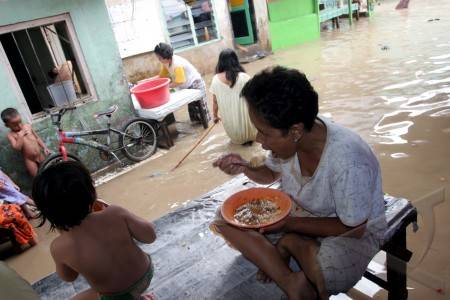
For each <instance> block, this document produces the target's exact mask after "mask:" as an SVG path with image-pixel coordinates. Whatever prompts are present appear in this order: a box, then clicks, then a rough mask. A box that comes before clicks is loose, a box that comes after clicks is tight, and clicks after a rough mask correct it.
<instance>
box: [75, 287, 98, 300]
mask: <svg viewBox="0 0 450 300" xmlns="http://www.w3.org/2000/svg"><path fill="white" fill-rule="evenodd" d="M98 299H100V298H99V296H98V293H97V292H96V291H94V290H93V289H87V290H85V291H83V292H81V293H79V294H77V295H75V296H74V297H73V298H72V299H71V300H98Z"/></svg>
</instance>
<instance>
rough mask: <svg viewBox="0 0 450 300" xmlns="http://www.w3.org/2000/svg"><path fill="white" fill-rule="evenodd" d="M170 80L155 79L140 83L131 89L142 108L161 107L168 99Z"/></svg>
mask: <svg viewBox="0 0 450 300" xmlns="http://www.w3.org/2000/svg"><path fill="white" fill-rule="evenodd" d="M169 83H170V79H168V78H155V79H150V80H148V81H145V82H142V83H140V84H138V85H136V86H135V87H133V88H132V89H131V92H132V93H133V94H134V95H135V96H136V99H137V101H138V102H139V104H140V105H141V107H142V108H154V107H158V106H161V105H163V104H165V103H167V102H169V99H170V91H169Z"/></svg>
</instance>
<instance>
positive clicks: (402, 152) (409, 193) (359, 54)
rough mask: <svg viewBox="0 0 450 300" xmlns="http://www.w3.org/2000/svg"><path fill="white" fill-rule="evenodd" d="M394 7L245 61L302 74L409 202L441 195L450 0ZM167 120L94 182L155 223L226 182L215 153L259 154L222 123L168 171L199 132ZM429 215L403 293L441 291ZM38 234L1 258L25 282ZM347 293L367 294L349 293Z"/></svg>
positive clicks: (41, 272)
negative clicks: (141, 148) (131, 160)
mask: <svg viewBox="0 0 450 300" xmlns="http://www.w3.org/2000/svg"><path fill="white" fill-rule="evenodd" d="M395 4H396V2H394V1H385V2H383V4H382V5H381V6H377V7H376V13H375V15H374V16H373V17H372V18H370V19H368V18H362V19H360V21H359V22H355V24H354V25H353V26H352V27H351V28H349V27H348V26H347V25H346V20H345V19H344V20H341V24H342V26H341V29H340V30H331V29H330V30H325V31H324V32H322V38H321V39H320V40H318V41H314V42H310V43H306V44H304V45H301V46H298V47H293V48H290V49H287V50H282V51H278V52H276V54H274V55H272V56H270V57H267V58H265V59H263V60H260V61H256V62H253V63H251V64H248V65H245V67H246V69H247V71H248V72H249V73H250V74H254V73H255V72H257V71H258V70H260V69H262V68H264V67H267V66H271V65H274V64H281V65H285V66H289V67H295V68H299V69H301V70H303V71H304V72H305V73H306V74H307V75H308V77H309V78H310V79H311V81H312V83H313V85H314V86H315V87H316V89H317V90H318V92H319V95H320V111H321V114H322V115H324V116H326V117H329V118H331V119H333V120H334V121H336V122H338V123H340V124H343V125H344V126H347V127H349V128H352V129H353V130H355V131H357V132H358V133H359V134H360V135H361V136H362V137H363V138H364V139H365V140H366V141H368V142H369V143H370V145H371V146H372V147H373V149H374V151H375V153H376V155H377V156H378V158H379V160H380V163H381V166H382V172H383V183H384V190H385V192H387V193H389V194H392V195H397V196H403V197H406V198H408V199H411V200H412V201H413V202H415V201H418V200H420V199H421V197H423V196H425V195H427V194H429V193H431V192H433V191H435V190H437V189H439V188H441V187H444V188H446V192H445V196H446V199H450V184H449V181H450V33H449V29H450V1H439V2H438V3H437V2H436V1H431V0H428V1H425V0H421V1H412V2H411V3H410V7H409V9H407V10H402V11H396V10H394V7H395ZM430 20H431V21H430ZM210 78H211V76H208V77H207V79H208V80H210ZM176 118H177V120H178V121H180V123H179V124H177V126H178V129H179V131H180V135H179V137H178V139H177V140H176V145H175V146H174V147H173V148H172V149H170V150H169V151H166V150H160V151H159V152H158V153H157V154H156V155H155V156H154V157H153V158H152V159H151V160H150V161H148V162H145V163H143V164H140V165H139V166H138V167H136V168H133V169H131V170H130V171H128V172H127V173H126V174H124V175H121V176H118V177H115V178H114V179H112V180H110V181H108V182H106V183H104V184H102V185H100V186H99V187H98V190H99V194H100V196H101V197H102V198H103V199H105V200H106V201H108V202H110V203H114V204H118V205H122V206H124V207H127V208H128V209H130V210H131V211H133V212H134V213H136V214H139V215H140V216H143V217H145V218H148V219H156V218H158V217H160V216H161V215H163V214H165V213H167V212H168V211H170V210H173V209H176V208H177V207H178V206H181V205H183V204H184V203H186V201H189V199H192V198H193V197H197V196H199V195H201V194H202V193H204V192H206V191H208V190H210V189H212V188H214V187H215V186H217V185H219V184H221V183H223V182H224V181H226V180H227V179H228V178H229V177H228V176H226V175H224V174H222V173H220V172H219V171H218V170H216V169H214V168H212V167H211V163H212V162H213V161H214V160H215V159H216V158H217V157H219V156H220V155H222V154H223V153H227V152H239V153H241V154H242V155H243V156H244V157H245V158H248V159H250V158H251V157H253V156H255V155H257V154H260V153H262V150H261V148H260V147H259V146H258V145H254V146H252V147H241V146H236V145H232V144H230V143H229V140H228V138H227V136H226V134H225V133H224V131H223V128H222V127H221V126H216V128H214V130H213V131H212V132H211V134H210V135H209V136H208V137H207V138H206V139H205V140H204V142H203V143H201V144H200V146H199V147H198V148H197V150H196V151H195V152H193V153H192V154H191V155H190V156H189V158H188V159H187V160H186V161H185V163H184V164H183V165H182V166H181V167H180V168H179V169H177V170H175V171H173V172H170V169H172V167H174V166H175V165H176V163H177V162H178V161H179V160H180V159H181V158H182V157H183V156H184V154H185V153H186V151H188V150H189V148H190V147H191V146H192V145H193V144H194V143H195V141H196V140H197V139H198V138H199V137H200V136H201V135H202V133H203V129H202V128H200V127H198V126H197V127H193V126H191V125H190V124H189V123H188V122H187V120H188V117H187V113H186V112H184V111H183V112H180V113H177V115H176ZM434 213H435V216H434V220H433V219H422V218H421V219H420V222H419V226H420V228H421V230H419V232H417V233H413V232H410V233H409V236H408V243H409V246H410V249H411V250H412V251H413V252H416V253H422V252H423V251H424V249H423V247H424V241H425V239H426V238H427V235H426V231H427V230H426V229H427V228H431V223H432V222H434V224H435V227H434V236H433V242H432V243H431V247H430V249H428V252H427V254H426V255H425V257H424V259H423V260H421V262H420V264H418V265H417V268H416V269H415V271H417V270H419V271H420V272H418V273H421V274H422V275H423V274H425V275H423V276H414V274H415V273H414V274H413V272H412V273H411V274H412V276H411V277H410V279H409V281H408V284H409V286H410V291H409V295H410V299H423V298H425V296H426V297H428V298H431V299H435V298H438V299H441V298H442V299H444V298H448V297H450V296H449V293H450V291H448V290H447V288H448V287H449V284H450V254H449V253H448V250H447V249H448V247H449V246H450V218H449V215H450V205H449V203H448V201H445V202H443V203H442V204H440V205H439V206H437V207H435V209H434ZM38 232H39V235H40V240H41V243H40V244H39V245H38V246H36V247H34V248H33V249H30V250H29V251H27V252H25V253H23V254H21V255H19V256H16V257H13V258H11V259H9V260H8V263H9V264H10V265H11V266H12V267H14V268H15V269H16V270H18V272H19V273H20V274H21V275H22V276H24V277H25V278H26V279H28V280H30V281H32V282H33V281H36V280H38V279H40V278H42V277H43V276H45V275H47V274H49V273H50V272H53V271H54V267H53V264H52V262H51V257H50V254H49V249H48V247H49V243H50V242H51V240H52V239H53V238H54V236H55V235H54V234H47V232H46V229H39V230H38ZM416 256H417V254H416ZM416 258H417V257H416ZM416 273H417V272H416ZM439 289H441V290H439ZM350 295H351V296H352V297H357V298H358V299H367V297H365V296H363V295H362V294H359V293H358V292H356V291H352V292H350ZM373 298H376V299H385V298H386V293H385V292H384V291H378V292H376V293H375V295H374V296H373Z"/></svg>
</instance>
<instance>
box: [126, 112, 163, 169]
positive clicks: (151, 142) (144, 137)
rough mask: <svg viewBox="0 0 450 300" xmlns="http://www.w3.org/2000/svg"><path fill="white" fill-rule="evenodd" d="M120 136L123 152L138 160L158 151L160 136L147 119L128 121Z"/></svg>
mask: <svg viewBox="0 0 450 300" xmlns="http://www.w3.org/2000/svg"><path fill="white" fill-rule="evenodd" d="M122 132H123V134H122V135H121V136H120V138H119V145H120V148H122V152H123V154H124V155H125V156H126V157H127V158H128V159H130V160H132V161H135V162H138V161H142V160H144V159H146V158H149V157H150V156H152V155H153V153H155V151H156V147H157V144H158V137H157V136H156V131H155V129H154V128H153V125H152V124H150V122H149V121H148V120H147V119H144V118H136V119H133V120H131V121H130V122H128V123H127V124H126V125H125V126H124V128H123V130H122Z"/></svg>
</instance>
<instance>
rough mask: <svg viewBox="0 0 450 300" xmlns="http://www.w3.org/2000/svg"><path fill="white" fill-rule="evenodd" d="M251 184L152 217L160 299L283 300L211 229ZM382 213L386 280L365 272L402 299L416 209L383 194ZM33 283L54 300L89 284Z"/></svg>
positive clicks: (240, 179)
mask: <svg viewBox="0 0 450 300" xmlns="http://www.w3.org/2000/svg"><path fill="white" fill-rule="evenodd" d="M255 186H258V185H257V184H255V183H253V182H251V181H249V180H248V179H247V178H246V177H245V176H237V177H235V178H233V179H231V180H230V181H228V182H226V183H224V184H222V185H220V186H218V187H217V188H215V189H214V190H212V191H210V192H208V193H206V194H205V195H203V196H202V197H199V198H197V199H195V200H192V201H190V202H189V203H188V204H186V205H182V206H181V207H179V208H178V209H177V210H175V211H174V212H171V213H169V214H167V215H165V216H163V217H161V218H160V219H158V220H156V221H154V223H155V227H156V229H157V237H158V238H157V239H156V241H155V243H153V244H151V245H141V248H142V249H143V250H144V251H145V252H146V253H149V254H150V255H151V256H152V260H153V264H154V266H155V275H154V278H153V280H152V283H151V286H150V290H152V291H153V293H154V294H155V296H156V298H157V299H158V300H173V299H193V300H197V299H211V300H216V299H217V300H225V299H226V300H242V299H249V300H251V299H267V300H271V299H285V298H284V297H285V296H284V294H283V292H282V291H281V290H280V289H279V288H277V287H276V286H275V284H273V283H271V284H261V283H259V282H258V281H256V279H255V274H256V271H257V269H256V267H255V266H254V265H253V264H252V263H251V262H249V261H248V260H246V259H245V258H244V257H243V256H242V255H241V254H240V253H239V252H237V251H235V250H233V249H231V248H230V247H229V246H228V245H227V244H226V243H225V242H224V240H223V239H222V238H220V237H218V236H216V235H214V234H213V233H212V232H211V231H210V230H209V224H210V222H211V221H212V220H213V219H214V218H215V214H216V210H217V208H218V207H220V205H221V204H222V202H223V201H224V200H225V199H226V198H228V197H229V196H230V195H231V194H233V193H235V192H237V191H240V190H242V189H246V188H249V187H255ZM272 187H277V185H272ZM180 192H182V191H180ZM386 217H387V219H388V223H389V230H388V233H387V239H388V240H389V242H388V243H387V244H386V245H385V246H384V247H383V248H384V249H385V250H386V251H387V252H388V261H387V269H388V280H387V282H386V283H383V281H382V280H381V279H379V278H378V277H376V276H375V275H373V274H371V273H370V272H368V273H366V274H365V277H366V278H368V279H369V280H372V281H373V282H375V283H377V284H379V285H380V286H381V287H384V288H386V289H387V290H388V291H389V299H406V298H404V297H405V296H406V262H407V260H408V257H410V253H409V252H407V250H406V231H405V228H406V226H408V224H411V223H412V222H414V221H415V220H416V212H415V209H414V208H413V207H412V206H411V204H410V203H409V202H408V201H407V200H405V199H399V198H393V197H386ZM405 254H406V255H405ZM404 255H405V256H404ZM389 257H390V258H389ZM394 258H400V259H402V261H403V263H402V264H400V269H399V268H398V267H395V265H397V264H398V261H397V260H396V259H394ZM402 266H404V267H405V269H401V268H402ZM377 278H378V279H377ZM33 287H34V288H35V290H36V291H37V292H38V293H39V295H40V297H41V299H42V300H46V299H51V300H58V299H67V298H70V297H71V296H73V295H74V294H75V293H77V292H80V291H82V290H83V289H85V288H87V287H88V284H87V282H86V281H85V280H84V279H83V278H79V279H77V280H76V281H75V282H73V283H65V282H63V281H62V280H60V279H59V278H58V276H57V275H56V274H52V275H50V276H48V277H46V278H44V279H43V280H41V281H39V282H37V283H35V284H34V285H33Z"/></svg>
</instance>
